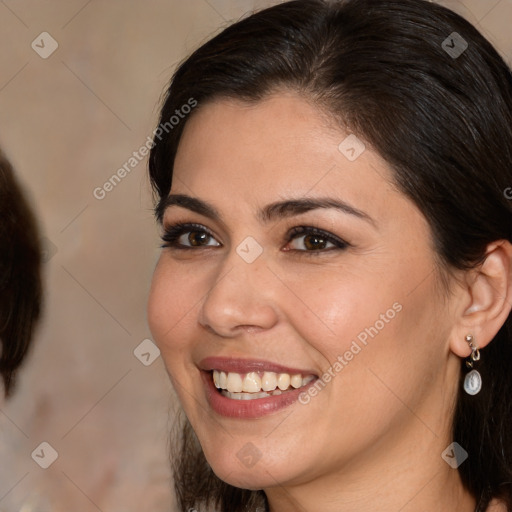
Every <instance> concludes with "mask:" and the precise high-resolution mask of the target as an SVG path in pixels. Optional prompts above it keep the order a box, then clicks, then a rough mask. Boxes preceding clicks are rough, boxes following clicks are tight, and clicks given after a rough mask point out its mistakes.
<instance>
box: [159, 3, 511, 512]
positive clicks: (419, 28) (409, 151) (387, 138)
mask: <svg viewBox="0 0 512 512" xmlns="http://www.w3.org/2000/svg"><path fill="white" fill-rule="evenodd" d="M454 32H456V33H457V34H454ZM454 38H455V39H454ZM446 41H448V44H447V43H446ZM455 41H457V45H458V46H457V48H458V49H460V50H463V51H461V52H460V53H459V54H455V53H454V52H450V51H449V48H451V49H454V48H455V45H456V43H455ZM463 43H466V44H467V48H465V49H464V46H463ZM457 48H455V49H457ZM283 88H287V89H290V90H294V91H297V92H298V93H300V94H302V95H303V96H304V97H306V98H308V99H310V100H312V101H313V102H314V103H315V104H316V105H317V106H318V107H319V109H321V110H322V111H324V112H328V113H329V115H330V116H331V118H332V119H334V120H335V121H337V122H338V124H339V126H340V127H341V128H348V129H349V130H350V131H351V132H352V133H355V134H356V135H357V136H358V137H359V138H360V139H362V140H364V141H365V142H366V143H367V144H369V145H370V146H371V147H373V148H374V149H375V150H376V151H377V152H378V153H379V154H380V155H381V156H382V157H383V158H384V159H385V160H386V161H387V162H388V163H389V164H390V165H391V166H392V168H393V170H394V179H395V181H396V184H397V185H398V187H399V188H400V189H401V190H402V191H403V193H404V194H405V195H406V196H408V197H409V198H410V199H411V200H412V201H414V203H415V204H416V205H417V206H418V207H419V208H420V209H421V211H422V212H423V214H424V215H425V217H426V219H427V220H428V222H429V225H430V227H431V230H432V233H433V236H434V240H435V246H436V252H437V254H438V257H439V259H440V261H441V262H442V263H443V268H444V269H446V270H447V271H449V270H450V269H454V268H455V269H470V268H473V267H475V266H477V265H478V264H479V263H481V262H482V260H483V258H484V256H485V250H486V247H487V245H488V244H489V243H491V242H493V241H495V240H502V239H505V240H509V241H512V201H510V200H507V197H505V196H506V194H504V191H505V190H507V189H508V187H511V186H512V75H511V71H510V69H509V68H508V66H507V64H506V63H505V62H504V60H503V59H502V58H501V57H500V56H499V54H498V53H497V51H496V50H495V49H494V48H493V46H492V45H491V44H490V43H489V42H488V41H487V40H486V39H485V38H484V37H483V36H482V35H481V34H480V33H479V32H478V30H477V29H476V28H475V27H473V26H472V25H471V24H470V23H469V22H467V21H466V20H464V19H463V18H462V17H460V16H459V15H457V14H455V13H454V12H452V11H450V10H448V9H446V8H444V7H442V6H440V5H437V4H435V3H429V2H427V1H424V0H344V1H343V0H339V1H326V0H325V1H322V0H296V1H291V2H285V3H282V4H279V5H276V6H274V7H271V8H269V9H265V10H262V11H260V12H257V13H255V14H253V15H251V16H249V17H246V18H244V19H242V20H240V21H239V22H237V23H235V24H233V25H231V26H229V27H227V28H226V29H224V30H223V31H222V32H221V33H220V34H218V35H217V36H215V37H214V38H213V39H211V40H210V41H208V42H207V43H206V44H204V45H202V46H201V47H200V48H199V49H197V50H196V51H195V52H194V53H193V54H192V55H191V56H190V57H188V58H187V59H186V60H185V61H184V62H183V63H182V64H181V65H180V66H179V67H178V68H177V70H176V72H175V73H174V76H173V78H172V81H171V83H170V86H169V88H168V90H167V95H166V97H165V100H164V103H163V107H162V110H161V119H160V121H161V123H164V122H165V121H166V120H168V119H169V118H170V116H171V115H172V114H173V113H174V111H175V110H176V109H179V108H180V107H181V105H184V104H186V103H187V100H188V98H190V97H193V98H195V100H196V101H197V102H198V107H197V108H196V109H195V111H197V110H200V109H201V106H202V105H204V104H206V103H207V102H210V101H212V100H214V99H219V98H236V99H238V100H243V101H247V102H257V101H259V100H261V99H263V98H265V97H266V96H268V95H269V94H270V93H271V92H274V91H276V90H278V89H283ZM195 111H194V112H195ZM191 115H194V113H192V114H191ZM186 122H187V119H185V120H183V121H182V122H180V123H179V124H178V125H177V126H175V127H174V129H173V130H171V131H170V132H169V133H168V134H167V135H166V136H164V138H163V139H162V140H160V138H158V137H155V139H154V147H153V148H152V150H151V154H150V162H149V172H150V178H151V183H152V186H153V189H154V192H155V195H156V198H157V205H156V215H157V218H158V219H159V220H160V221H161V217H162V208H161V205H162V201H163V199H164V198H165V197H166V196H167V195H168V194H169V191H170V188H171V183H172V176H173V164H174V159H175V156H176V152H177V149H178V144H179V141H180V138H181V134H182V132H183V128H184V126H185V125H186ZM463 364H464V361H461V367H463V366H462V365H463ZM511 365H512V319H511V317H510V316H509V318H508V320H507V321H506V322H505V324H504V325H503V326H502V328H501V329H500V331H499V332H498V334H497V335H496V337H495V339H494V340H493V341H492V342H491V343H490V344H489V345H488V346H487V347H486V348H485V349H484V350H482V358H481V361H480V362H479V370H480V373H481V375H482V379H483V382H484V387H483V389H482V391H481V392H480V393H479V394H478V395H476V396H469V395H467V394H466V393H459V396H458V397H457V407H456V411H455V417H454V422H453V439H454V440H455V441H457V442H458V443H459V444H460V445H462V446H463V447H464V448H465V449H466V450H467V451H468V452H469V458H468V459H467V460H466V461H465V462H464V463H463V464H461V465H460V467H459V468H458V470H459V472H460V475H461V477H462V480H463V483H464V485H465V486H466V487H467V489H469V491H470V492H471V493H472V494H473V495H474V496H475V497H476V498H477V500H479V505H478V510H485V509H486V508H487V506H488V504H489V502H490V499H491V497H501V498H502V499H504V500H505V502H506V503H507V506H508V509H509V510H512V400H511V397H512V371H511V370H510V368H511ZM464 373H465V372H462V371H461V377H460V378H461V382H462V379H463V377H464ZM460 387H461V386H459V388H460ZM184 428H185V430H184V432H183V433H182V435H181V436H179V441H180V443H181V444H179V445H175V451H174V452H173V465H174V475H175V485H176V491H177V495H178V499H179V503H180V507H181V509H182V510H188V509H189V508H195V509H196V510H206V507H207V506H208V505H210V506H211V505H213V506H215V507H216V508H217V510H219V511H225V512H228V511H229V512H237V511H245V510H255V506H256V503H257V502H258V500H259V503H260V504H261V506H262V507H265V508H266V507H267V504H266V500H265V496H264V494H263V493H262V492H261V491H259V492H250V491H247V490H241V489H236V488H234V487H231V486H229V485H228V484H226V483H224V482H221V481H220V480H219V479H218V478H217V477H215V475H214V474H213V472H212V470H211V468H210V467H209V466H208V464H207V462H206V460H205V458H204V455H203V454H202V451H201V449H200V446H199V444H198V442H197V439H195V436H194V434H193V432H192V431H191V430H190V425H189V424H188V422H186V421H185V427H184Z"/></svg>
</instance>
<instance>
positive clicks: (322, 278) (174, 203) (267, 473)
mask: <svg viewBox="0 0 512 512" xmlns="http://www.w3.org/2000/svg"><path fill="white" fill-rule="evenodd" d="M189 102H190V103H189ZM191 104H192V105H194V108H188V107H187V108H185V106H186V105H191ZM176 111H180V112H182V113H183V114H184V115H183V116H180V119H179V121H178V122H176V123H174V124H173V127H172V129H168V130H165V133H163V130H161V129H157V130H156V131H155V139H154V146H153V148H152V151H151V155H150V177H151V182H152V185H153V187H154V190H155V192H156V196H157V197H156V198H157V205H156V214H157V218H158V220H159V222H160V223H161V224H162V226H163V235H162V238H163V241H164V244H163V250H162V253H161V257H160V260H159V262H158V264H157V267H156V269H155V273H154V277H153V283H152V288H151V293H150V298H149V304H148V320H149V324H150V327H151V330H152V333H153V335H154V338H155V340H156V342H157V344H158V346H159V348H160V350H161V353H162V356H163V358H164V360H165V364H166V367H167V370H168V373H169V375H170V378H171V380H172V382H173V384H174V387H175V389H176V391H177V393H178V397H179V400H180V402H181V405H182V406H183V410H184V412H185V413H186V416H187V419H186V421H185V422H184V427H183V428H184V430H183V432H182V433H181V436H180V437H179V438H178V439H176V440H175V442H176V443H179V444H176V443H175V447H174V452H173V453H174V458H173V463H174V474H175V480H176V491H177V495H178V500H179V503H180V509H181V510H201V511H203V510H204V511H206V510H219V511H226V512H227V511H229V512H233V511H246V510H250V511H255V510H259V511H263V510H270V511H272V512H276V511H278V512H283V511H284V512H286V511H297V510H298V511H315V512H316V511H319V510H321V511H323V512H331V511H336V512H338V511H341V510H342V511H343V512H361V511H365V512H366V511H369V510H372V511H373V510H378V511H379V512H387V511H394V512H395V511H397V510H400V511H402V512H407V511H415V512H416V511H419V510H421V511H423V510H425V511H426V510H428V511H431V510H436V511H450V512H451V511H454V510H457V512H473V511H478V512H481V511H483V510H487V511H494V512H496V511H506V510H512V484H511V482H512V429H511V428H510V425H511V422H512V405H511V402H510V397H511V396H512V372H511V371H510V367H511V364H512V339H511V337H512V323H511V322H512V320H511V315H510V311H511V308H512V276H511V271H512V244H511V241H512V203H511V201H510V200H509V199H507V197H506V196H507V194H506V193H505V191H506V190H507V189H508V190H509V187H510V186H511V184H512V170H511V165H510V162H511V161H512V76H511V73H510V70H509V69H508V67H507V65H506V64H505V62H504V61H503V60H502V58H501V57H500V56H499V55H498V54H497V52H496V50H495V49H494V48H493V47H492V46H491V45H490V43H489V42H487V40H485V39H484V38H483V36H482V35H480V33H479V32H478V31H477V30H476V29H475V28H474V27H473V26H471V25H470V24H469V23H468V22H466V21H465V20H463V19H462V18H461V17H459V16H458V15H456V14H455V13H453V12H451V11H449V10H447V9H446V8H443V7H441V6H439V5H436V4H432V3H429V2H426V1H423V0H346V1H330V2H327V1H322V0H298V1H292V2H285V3H283V4H280V5H277V6H275V7H272V8H269V9H267V10H263V11H260V12H258V13H256V14H254V15H252V16H249V17H247V18H245V19H243V20H241V21H239V22H237V23H235V24H234V25H232V26H230V27H228V28H226V29H225V30H223V31H222V32H221V33H220V34H219V35H217V36H216V37H214V38H213V39H212V40H210V41H209V42H207V43H206V44H204V45H203V46H201V47H200V48H199V49H198V50H196V51H195V52H194V53H193V54H192V55H191V56H190V57H189V58H188V59H186V60H185V61H184V62H183V63H182V64H181V65H180V66H179V67H178V69H177V71H176V73H175V74H174V77H173V79H172V81H171V84H170V87H169V89H168V92H167V96H166V98H165V101H164V104H163V108H162V112H161V119H160V121H161V125H160V126H163V125H164V123H165V122H167V121H168V120H169V119H170V117H171V116H173V115H174V114H175V112H176ZM190 427H191V428H192V429H193V432H192V431H191V429H190Z"/></svg>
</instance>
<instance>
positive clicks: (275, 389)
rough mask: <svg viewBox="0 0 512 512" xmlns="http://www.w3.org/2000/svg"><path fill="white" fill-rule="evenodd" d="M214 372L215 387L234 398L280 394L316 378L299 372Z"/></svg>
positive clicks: (249, 398)
mask: <svg viewBox="0 0 512 512" xmlns="http://www.w3.org/2000/svg"><path fill="white" fill-rule="evenodd" d="M212 373H213V383H214V385H215V387H216V388H217V389H220V390H221V391H222V394H223V395H224V396H227V397H228V398H233V399H234V400H251V399H253V398H264V397H268V396H275V395H280V394H281V393H282V392H283V391H287V390H291V389H292V388H293V389H298V388H300V387H302V386H305V385H306V384H309V383H310V382H311V381H312V380H314V379H315V377H314V376H313V375H308V376H307V377H302V375H301V374H299V373H297V374H294V375H290V374H288V373H279V374H277V373H275V372H263V375H262V376H261V377H260V374H258V372H249V373H247V374H240V373H233V372H228V373H226V372H223V371H219V370H213V372H212Z"/></svg>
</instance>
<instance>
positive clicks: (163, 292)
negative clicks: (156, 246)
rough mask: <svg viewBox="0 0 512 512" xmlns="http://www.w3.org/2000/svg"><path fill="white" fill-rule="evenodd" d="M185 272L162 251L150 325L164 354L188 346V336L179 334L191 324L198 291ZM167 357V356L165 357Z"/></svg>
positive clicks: (153, 284) (155, 276)
mask: <svg viewBox="0 0 512 512" xmlns="http://www.w3.org/2000/svg"><path fill="white" fill-rule="evenodd" d="M187 274H188V273H187V272H186V271H179V272H178V271H176V270H175V268H174V266H173V265H172V264H170V263H169V261H167V258H166V255H165V254H162V256H161V257H160V260H159V262H158V264H157V266H156V268H155V272H154V274H153V279H152V282H151V289H150V292H149V299H148V308H147V314H148V324H149V328H150V330H151V333H152V335H153V338H154V340H155V342H156V344H157V345H158V347H159V349H160V350H161V351H162V353H163V354H165V353H166V352H173V353H175V352H176V351H181V350H183V349H185V348H186V345H187V338H186V337H184V336H180V335H179V332H180V331H182V330H183V329H184V328H185V326H186V325H187V323H190V321H191V318H192V315H193V312H194V304H196V303H197V300H198V295H197V293H198V292H197V290H196V291H195V292H194V287H193V286H191V285H190V276H189V275H187ZM164 359H165V358H164Z"/></svg>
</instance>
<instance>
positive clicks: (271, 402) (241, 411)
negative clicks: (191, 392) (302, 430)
mask: <svg viewBox="0 0 512 512" xmlns="http://www.w3.org/2000/svg"><path fill="white" fill-rule="evenodd" d="M201 377H202V379H203V382H204V385H205V388H206V397H207V399H208V403H209V404H210V406H211V408H212V409H213V410H214V411H215V412H216V413H218V414H220V415H221V416H226V417H228V418H241V419H252V418H261V417H262V416H266V415H267V414H272V413H274V412H276V411H279V410H281V409H284V408H285V407H288V406H289V405H291V404H293V403H294V402H296V401H297V400H298V398H299V395H300V394H301V393H303V392H304V391H306V390H307V389H308V388H309V387H310V386H312V385H313V384H314V383H315V382H316V379H315V380H312V381H311V382H309V383H308V384H307V385H306V386H303V387H301V388H298V389H294V390H291V391H286V392H283V393H282V394H280V395H275V396H269V397H268V398H255V399H253V400H236V399H233V398H228V397H226V396H224V395H222V394H221V393H219V391H218V389H217V388H216V387H215V384H214V383H213V379H212V375H211V372H206V371H201Z"/></svg>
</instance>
